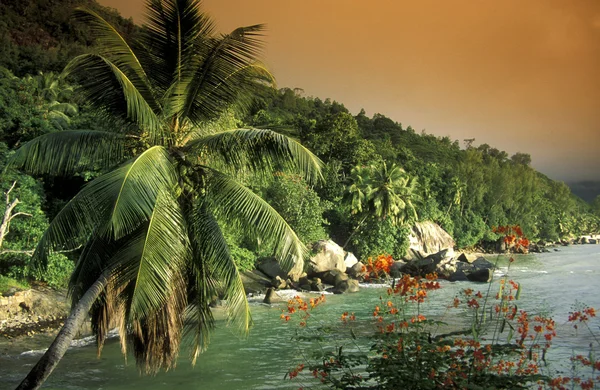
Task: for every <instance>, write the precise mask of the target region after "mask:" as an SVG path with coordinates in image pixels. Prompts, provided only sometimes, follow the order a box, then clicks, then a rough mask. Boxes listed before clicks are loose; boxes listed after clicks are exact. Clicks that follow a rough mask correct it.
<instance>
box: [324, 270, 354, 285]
mask: <svg viewBox="0 0 600 390" xmlns="http://www.w3.org/2000/svg"><path fill="white" fill-rule="evenodd" d="M317 276H318V277H319V278H321V280H322V281H323V283H325V284H330V285H332V286H335V285H337V284H338V283H339V282H340V281H342V280H348V275H347V274H346V273H344V272H342V271H340V270H338V269H333V270H330V271H325V272H321V273H319V274H318V275H317Z"/></svg>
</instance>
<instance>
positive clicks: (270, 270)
mask: <svg viewBox="0 0 600 390" xmlns="http://www.w3.org/2000/svg"><path fill="white" fill-rule="evenodd" d="M256 268H257V269H258V270H259V271H260V272H262V273H263V274H265V275H267V276H268V277H269V278H271V279H274V278H276V277H277V276H279V277H280V278H281V279H285V278H286V277H287V275H286V272H285V271H284V270H283V269H282V268H281V264H279V262H278V261H277V260H276V259H275V258H272V257H270V258H267V259H262V260H261V261H259V262H258V264H257V266H256Z"/></svg>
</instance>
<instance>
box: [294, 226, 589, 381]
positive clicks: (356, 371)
mask: <svg viewBox="0 0 600 390" xmlns="http://www.w3.org/2000/svg"><path fill="white" fill-rule="evenodd" d="M498 231H499V232H503V233H505V234H506V235H507V236H511V237H512V236H514V237H515V238H509V239H508V240H509V241H511V242H515V243H518V245H525V244H528V243H527V242H524V241H523V237H522V232H520V229H519V228H518V226H509V227H500V228H498ZM388 258H389V259H391V257H389V256H387V255H381V256H379V257H378V258H377V260H376V261H375V262H373V261H372V259H371V261H370V262H369V266H371V270H372V272H377V273H378V272H384V271H385V268H386V265H387V264H388V260H387V259H388ZM380 259H381V261H379V260H380ZM513 262H514V259H512V258H511V259H510V261H509V264H508V268H509V269H510V266H511V264H512V263H513ZM388 272H389V271H388ZM377 273H376V274H377ZM497 285H498V287H499V289H498V291H497V293H495V294H494V293H492V292H491V288H492V282H490V283H489V284H488V287H487V291H484V292H482V291H475V290H473V289H472V288H464V289H461V290H460V291H459V293H458V294H457V295H456V296H455V297H454V299H453V301H452V303H451V304H450V305H449V306H448V308H447V313H452V311H454V310H459V311H460V312H459V313H457V314H458V315H457V316H455V317H457V318H460V317H461V316H462V317H465V316H466V318H467V323H470V327H466V328H464V329H459V330H456V325H454V326H453V327H451V326H450V325H449V324H447V323H445V322H444V321H442V320H441V319H436V318H434V317H430V316H428V315H427V316H426V312H425V310H424V309H425V306H424V305H425V304H426V303H427V302H428V300H429V299H430V295H431V293H432V292H433V291H435V290H438V289H440V288H441V285H440V283H439V282H438V281H437V275H435V274H429V275H427V276H426V277H425V278H422V279H421V278H413V277H411V276H409V275H404V276H402V277H401V278H400V279H397V280H393V281H392V285H391V286H390V287H389V288H388V289H387V294H386V295H385V296H381V297H380V298H379V302H378V303H377V304H376V305H375V306H374V308H373V311H372V312H371V315H370V316H369V318H358V319H357V316H356V315H355V313H349V312H344V313H343V314H342V315H341V317H340V320H341V325H340V326H341V327H342V329H343V328H346V329H348V330H349V333H350V338H349V339H348V340H346V341H345V342H344V343H341V342H340V337H339V336H340V333H342V331H338V335H337V337H336V341H337V345H336V347H335V348H332V347H330V348H327V347H323V346H321V347H319V348H318V349H317V350H316V351H315V352H316V353H315V355H314V358H313V359H305V361H304V362H303V363H301V364H299V365H298V366H296V367H295V368H294V369H293V370H292V371H290V373H289V375H288V376H289V378H290V379H294V380H298V381H300V382H302V383H301V387H300V388H306V387H307V383H309V380H310V379H311V378H314V379H316V380H317V382H316V383H317V384H320V385H322V386H326V387H328V388H332V389H359V388H360V389H396V388H398V386H402V387H403V388H410V389H433V388H457V389H472V388H532V387H535V386H538V388H540V389H545V388H548V389H567V388H576V387H577V388H581V389H594V388H595V387H594V386H597V384H598V383H600V361H598V360H596V359H595V356H594V353H593V352H594V348H598V347H600V340H599V339H598V337H597V336H596V335H595V334H594V333H593V332H592V329H591V328H590V326H589V325H588V321H589V320H590V319H591V318H594V317H596V310H595V309H594V308H591V307H587V306H584V305H578V306H577V307H575V308H574V310H573V311H572V312H571V313H570V315H569V318H568V321H567V322H568V323H570V324H572V326H573V327H574V328H575V329H576V330H577V331H581V330H585V331H586V333H587V334H586V337H587V338H588V339H589V340H591V341H592V343H590V353H589V354H588V356H583V355H574V356H573V357H572V358H571V359H570V364H571V367H572V372H571V375H562V374H561V375H555V374H554V373H553V372H552V371H550V369H549V368H548V365H547V362H546V356H547V354H548V351H549V350H550V349H551V347H552V343H553V340H554V339H555V338H556V336H557V325H556V323H555V320H554V319H552V318H550V317H548V316H544V315H539V314H531V313H528V312H527V311H525V310H521V309H519V307H518V306H517V301H519V299H520V296H521V290H522V287H521V285H520V284H519V283H518V282H516V281H514V280H511V279H509V277H508V273H507V274H506V275H505V276H503V277H502V278H501V279H500V280H499V283H498V284H497ZM288 311H289V308H288ZM441 318H442V319H443V318H445V315H444V316H442V317H441ZM307 319H308V317H306V318H302V321H301V323H300V326H301V327H304V328H306V326H307V325H306V320H307ZM365 327H372V329H373V331H372V333H370V335H369V336H366V337H364V338H362V337H359V336H358V335H359V334H360V332H361V330H363V331H364V329H365ZM321 340H323V339H322V338H321ZM369 345H370V347H369ZM303 356H304V357H305V358H306V356H307V355H305V354H304V353H303ZM302 372H305V375H304V376H302V375H299V374H301V373H302Z"/></svg>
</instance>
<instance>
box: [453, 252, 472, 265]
mask: <svg viewBox="0 0 600 390" xmlns="http://www.w3.org/2000/svg"><path fill="white" fill-rule="evenodd" d="M456 260H458V261H462V262H465V263H469V264H471V263H472V262H474V261H475V260H477V255H473V254H470V253H461V254H460V255H458V257H457V258H456Z"/></svg>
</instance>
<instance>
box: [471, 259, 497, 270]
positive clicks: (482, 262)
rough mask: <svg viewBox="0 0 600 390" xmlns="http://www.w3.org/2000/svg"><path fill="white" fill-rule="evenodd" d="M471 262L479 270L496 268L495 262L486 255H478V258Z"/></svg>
mask: <svg viewBox="0 0 600 390" xmlns="http://www.w3.org/2000/svg"><path fill="white" fill-rule="evenodd" d="M471 264H472V265H473V267H475V269H477V270H480V269H492V268H494V263H492V262H490V261H488V260H487V259H486V258H485V257H478V258H477V260H475V261H474V262H472V263H471Z"/></svg>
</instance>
